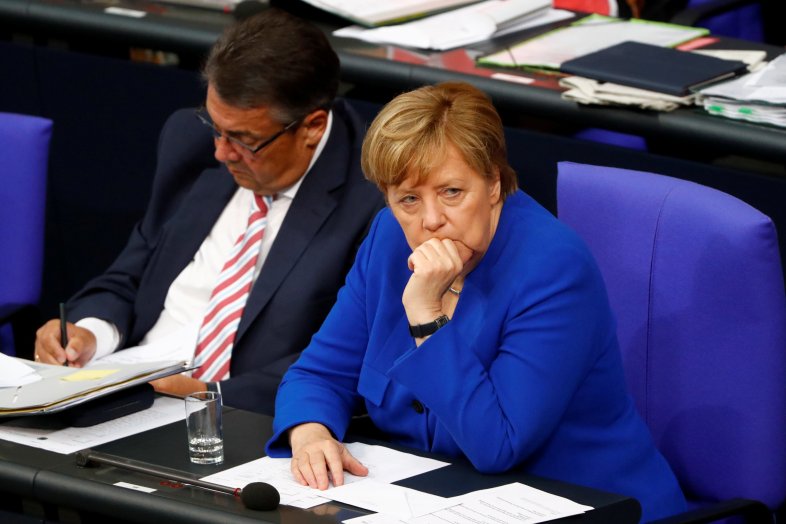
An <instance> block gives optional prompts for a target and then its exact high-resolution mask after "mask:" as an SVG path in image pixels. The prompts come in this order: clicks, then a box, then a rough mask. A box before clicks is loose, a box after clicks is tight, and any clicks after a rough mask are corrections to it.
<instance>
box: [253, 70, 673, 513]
mask: <svg viewBox="0 0 786 524" xmlns="http://www.w3.org/2000/svg"><path fill="white" fill-rule="evenodd" d="M505 156H506V151H505V143H504V137H503V133H502V125H501V122H500V119H499V116H498V115H497V113H496V111H495V110H494V108H493V106H492V105H491V102H490V101H489V100H488V99H487V98H486V96H485V95H483V94H482V93H481V92H480V91H478V90H477V89H475V88H473V87H471V86H469V85H467V84H457V83H450V84H441V85H437V86H429V87H424V88H421V89H418V90H416V91H413V92H410V93H406V94H403V95H400V96H399V97H397V98H396V99H394V100H393V101H392V102H391V103H389V104H388V105H387V106H386V107H385V108H384V109H383V110H382V112H381V113H380V114H379V116H378V117H377V118H376V119H375V121H374V123H373V124H372V126H371V128H370V129H369V131H368V134H367V136H366V139H365V142H364V145H363V169H364V171H365V173H366V176H367V177H368V178H369V179H371V180H372V181H373V182H375V183H376V184H377V185H378V186H379V187H380V189H381V190H382V192H383V193H384V194H385V196H386V200H387V203H388V208H387V209H385V210H383V211H382V212H380V213H379V215H378V216H377V218H376V220H375V221H374V223H373V225H372V227H371V230H370V232H369V235H368V237H367V238H366V240H365V242H364V244H363V245H362V247H361V249H360V251H359V253H358V256H357V259H356V261H355V264H354V266H353V268H352V270H351V271H350V273H349V275H348V276H347V281H346V284H345V286H344V288H343V289H342V290H341V291H340V293H339V297H338V301H337V303H336V305H335V306H334V308H333V310H332V311H331V313H330V315H329V316H328V318H327V320H326V321H325V323H324V324H323V326H322V328H321V329H320V330H319V332H318V333H317V334H316V335H315V336H314V338H313V339H312V341H311V343H310V345H309V346H308V348H307V349H306V350H305V351H304V352H303V353H302V355H301V357H300V358H299V360H298V361H297V362H296V363H295V364H294V365H293V366H292V367H291V368H290V369H289V371H288V372H287V374H286V375H285V376H284V379H283V381H282V383H281V386H280V388H279V391H278V396H277V400H276V417H275V421H274V436H273V438H272V439H271V440H270V442H269V443H268V454H269V455H271V456H285V455H287V454H288V453H289V452H290V447H291V452H292V456H293V459H292V466H291V469H292V472H293V475H294V476H295V478H296V479H297V480H298V481H299V482H301V483H302V484H304V485H305V484H308V485H311V486H313V487H318V488H320V489H325V488H327V486H328V479H329V477H328V474H329V475H330V477H331V478H332V480H333V482H334V483H335V484H337V485H338V484H341V483H342V482H343V471H344V470H346V471H349V472H351V473H354V474H357V475H364V474H365V473H366V472H367V470H366V468H365V467H364V466H363V465H362V464H360V463H359V462H358V461H357V460H356V459H355V458H354V457H352V456H351V455H350V454H349V452H348V451H347V450H346V448H344V447H343V445H342V444H341V443H340V441H341V439H342V438H343V436H344V434H345V432H346V430H347V426H348V423H349V421H350V418H351V416H352V415H353V414H355V413H357V412H358V411H361V410H366V411H367V412H368V414H369V416H370V417H371V419H372V420H373V422H374V423H375V425H376V426H377V427H378V428H379V429H381V430H382V431H383V432H385V433H386V434H387V435H388V436H389V437H390V439H391V440H392V441H394V442H396V443H399V444H403V445H406V446H411V447H413V448H418V449H423V450H427V451H432V452H436V453H442V454H447V455H453V456H457V455H464V456H466V457H467V458H468V459H469V460H470V461H471V462H472V464H473V465H474V466H475V467H476V468H477V469H478V470H479V471H482V472H490V473H493V472H501V471H505V470H509V469H511V468H514V467H522V468H524V469H525V470H526V471H528V472H530V473H533V474H536V475H540V476H543V477H550V478H555V479H560V480H564V481H567V482H572V483H576V484H581V485H586V486H592V487H597V488H600V489H604V490H607V491H612V492H615V493H620V494H624V495H629V496H632V497H635V498H637V499H638V500H639V501H640V502H641V505H642V508H643V516H644V519H645V520H649V519H653V518H657V517H662V516H667V515H670V514H673V513H676V512H678V511H681V510H683V509H684V505H685V502H684V499H683V496H682V493H681V491H680V489H679V486H678V485H677V481H676V479H675V478H674V475H673V473H672V472H671V470H670V469H669V466H668V464H667V463H666V461H665V460H664V458H663V457H662V456H661V455H660V453H659V452H658V451H657V450H656V449H655V447H654V445H653V442H652V440H651V437H650V435H649V433H648V430H647V427H646V426H645V425H644V423H643V421H642V420H641V419H640V418H639V416H638V415H637V413H636V412H635V409H634V406H633V402H632V399H631V398H630V396H629V395H628V393H627V391H626V388H625V382H624V377H623V371H622V363H621V360H620V354H619V348H618V346H617V339H616V335H615V324H614V319H613V317H612V313H611V311H610V309H609V305H608V301H607V298H606V292H605V288H604V285H603V281H602V279H601V276H600V274H599V272H598V269H597V267H596V265H595V262H594V260H593V259H592V256H591V255H590V254H589V252H588V250H587V248H586V247H585V246H584V244H583V243H582V242H581V240H580V239H579V238H578V237H577V236H576V235H575V234H574V233H573V232H572V231H571V230H569V229H568V228H567V227H566V226H564V225H562V224H561V223H560V222H558V221H557V220H556V219H555V218H554V217H553V216H552V215H551V214H550V213H549V212H548V211H546V210H545V209H543V208H542V207H541V206H540V205H538V204H537V203H536V202H535V201H534V200H532V199H531V198H530V197H529V196H527V195H526V194H524V193H523V192H521V191H519V190H517V189H516V175H515V173H514V172H513V170H512V169H511V168H510V166H508V164H507V161H506V159H505Z"/></svg>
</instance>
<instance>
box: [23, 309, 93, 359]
mask: <svg viewBox="0 0 786 524" xmlns="http://www.w3.org/2000/svg"><path fill="white" fill-rule="evenodd" d="M65 328H66V336H67V339H68V340H67V341H66V344H65V347H64V345H63V344H62V343H61V340H62V334H61V325H60V319H52V320H50V321H49V322H47V323H46V324H44V325H43V326H41V327H40V328H39V329H38V331H37V332H36V343H35V360H36V362H43V363H44V364H55V365H68V366H72V367H77V368H81V367H82V366H84V365H85V364H87V363H88V362H89V361H90V359H91V358H92V357H93V355H94V354H95V351H96V338H95V335H93V332H92V331H90V330H88V329H85V328H81V327H79V326H76V325H74V324H72V323H70V322H67V323H66V325H65Z"/></svg>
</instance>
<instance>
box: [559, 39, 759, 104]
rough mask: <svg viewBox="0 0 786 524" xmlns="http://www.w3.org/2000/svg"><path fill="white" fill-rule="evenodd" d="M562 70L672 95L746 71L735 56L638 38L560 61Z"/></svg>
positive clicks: (687, 92)
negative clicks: (717, 55) (681, 48)
mask: <svg viewBox="0 0 786 524" xmlns="http://www.w3.org/2000/svg"><path fill="white" fill-rule="evenodd" d="M560 70H561V71H562V72H563V73H568V74H572V75H578V76H583V77H586V78H592V79H595V80H600V81H602V82H613V83H615V84H622V85H626V86H631V87H638V88H640V89H647V90H650V91H657V92H659V93H666V94H669V95H675V96H685V95H687V94H689V93H690V90H691V89H692V88H696V87H698V86H700V85H702V84H707V83H711V82H715V81H718V80H722V79H724V78H731V77H732V76H734V75H736V74H740V73H743V72H745V71H746V65H745V63H743V62H740V61H737V60H721V59H720V58H715V57H712V56H706V55H700V54H696V53H689V52H686V51H679V50H677V49H671V48H669V47H660V46H656V45H651V44H642V43H640V42H623V43H621V44H617V45H613V46H611V47H607V48H605V49H601V50H600V51H595V52H594V53H589V54H586V55H584V56H580V57H578V58H574V59H572V60H568V61H566V62H563V64H562V66H560Z"/></svg>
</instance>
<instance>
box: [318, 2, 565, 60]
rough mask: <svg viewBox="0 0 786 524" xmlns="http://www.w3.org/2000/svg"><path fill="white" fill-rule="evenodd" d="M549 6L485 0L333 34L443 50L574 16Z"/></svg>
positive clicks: (543, 3) (381, 42) (376, 42)
mask: <svg viewBox="0 0 786 524" xmlns="http://www.w3.org/2000/svg"><path fill="white" fill-rule="evenodd" d="M550 6H551V0H486V1H485V2H480V3H477V4H473V5H470V6H468V7H463V8H460V9H456V10H453V11H449V12H447V13H441V14H438V15H434V16H430V17H428V18H423V19H420V20H416V21H414V22H408V23H404V24H398V25H392V26H385V27H378V28H375V29H365V28H363V27H360V26H350V27H345V28H342V29H338V30H337V31H334V32H333V34H334V35H335V36H340V37H347V38H356V39H359V40H363V41H365V42H371V43H375V44H392V45H399V46H405V47H415V48H418V49H434V50H438V51H444V50H447V49H452V48H455V47H461V46H467V45H471V44H474V43H477V42H483V41H485V40H488V39H489V38H492V37H497V36H502V35H505V34H508V33H512V32H515V31H521V30H523V29H528V28H531V27H537V26H540V25H545V24H549V23H552V22H558V21H560V20H565V19H567V18H570V17H572V16H573V13H571V12H569V11H563V10H559V9H550Z"/></svg>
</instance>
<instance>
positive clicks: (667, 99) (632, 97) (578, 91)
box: [559, 49, 766, 111]
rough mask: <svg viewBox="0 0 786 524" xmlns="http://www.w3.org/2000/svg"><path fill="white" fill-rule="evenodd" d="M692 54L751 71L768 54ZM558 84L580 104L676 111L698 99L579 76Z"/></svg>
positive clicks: (568, 97)
mask: <svg viewBox="0 0 786 524" xmlns="http://www.w3.org/2000/svg"><path fill="white" fill-rule="evenodd" d="M675 52H678V51H675ZM686 53H687V52H686ZM691 54H697V55H706V56H711V57H714V58H717V59H721V60H732V61H735V62H743V63H745V64H747V66H748V70H755V69H756V68H758V67H760V66H762V65H763V60H764V58H765V56H766V53H765V52H764V51H751V50H727V49H713V50H695V51H692V52H691ZM559 84H560V85H561V86H562V87H565V88H567V89H568V90H567V91H565V92H563V93H562V98H564V99H566V100H571V101H573V102H578V103H580V104H593V105H618V106H633V107H639V108H642V109H650V110H654V111H673V110H674V109H677V108H678V107H682V106H690V105H693V104H695V103H697V98H698V95H696V94H695V93H690V94H686V95H683V96H676V95H668V94H665V93H662V92H658V91H650V90H646V89H638V88H634V87H630V86H624V85H620V84H615V83H612V82H599V81H597V80H592V79H589V78H583V77H580V76H569V77H566V78H562V79H561V80H560V81H559Z"/></svg>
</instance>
